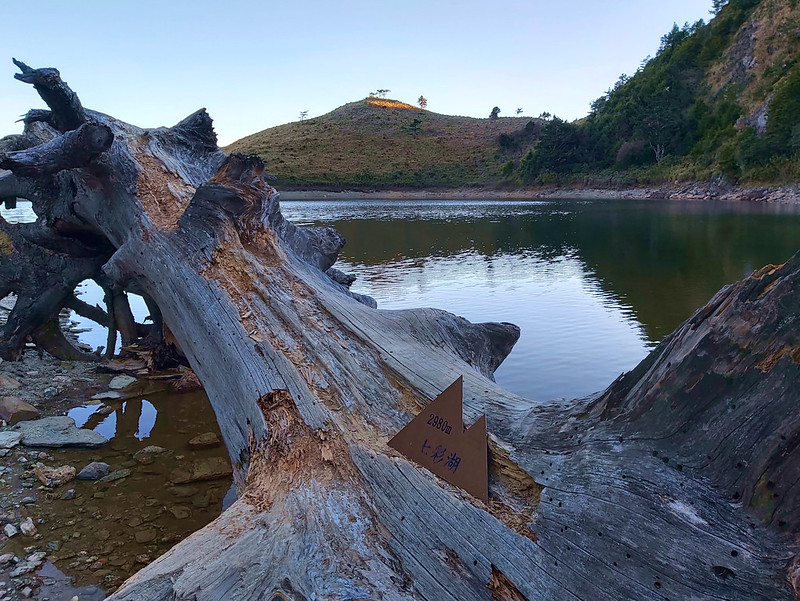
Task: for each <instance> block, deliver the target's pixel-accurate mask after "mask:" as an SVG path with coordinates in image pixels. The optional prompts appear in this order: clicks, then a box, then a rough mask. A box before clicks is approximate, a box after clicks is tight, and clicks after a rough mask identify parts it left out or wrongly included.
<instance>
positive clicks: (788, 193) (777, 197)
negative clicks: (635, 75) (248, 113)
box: [281, 182, 800, 203]
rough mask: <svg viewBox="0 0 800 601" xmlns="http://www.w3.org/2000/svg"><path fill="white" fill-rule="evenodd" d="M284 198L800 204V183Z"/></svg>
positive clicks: (293, 195) (313, 193)
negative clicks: (607, 200)
mask: <svg viewBox="0 0 800 601" xmlns="http://www.w3.org/2000/svg"><path fill="white" fill-rule="evenodd" d="M281 198H282V199H283V200H317V199H321V198H324V199H329V200H335V199H337V198H339V199H343V200H352V199H371V198H374V199H396V200H401V199H408V200H436V199H450V200H452V199H487V200H526V199H529V200H535V199H546V198H587V199H589V198H591V199H597V198H600V199H602V198H608V199H617V198H635V199H673V200H730V201H763V202H784V203H788V202H791V203H800V185H797V184H795V185H787V186H770V187H760V186H733V185H731V184H728V183H726V182H691V183H686V182H681V183H674V184H661V185H658V186H642V187H634V188H624V189H610V188H578V187H575V188H560V187H538V188H522V189H514V190H506V189H491V188H453V189H435V190H344V191H341V192H330V191H321V190H305V191H298V190H289V191H282V192H281Z"/></svg>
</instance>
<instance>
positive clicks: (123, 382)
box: [108, 376, 136, 390]
mask: <svg viewBox="0 0 800 601" xmlns="http://www.w3.org/2000/svg"><path fill="white" fill-rule="evenodd" d="M134 382H136V378H134V377H133V376H114V377H113V378H111V381H110V382H109V383H108V387H109V388H110V389H111V390H122V389H123V388H127V387H128V386H130V385H131V384H133V383H134Z"/></svg>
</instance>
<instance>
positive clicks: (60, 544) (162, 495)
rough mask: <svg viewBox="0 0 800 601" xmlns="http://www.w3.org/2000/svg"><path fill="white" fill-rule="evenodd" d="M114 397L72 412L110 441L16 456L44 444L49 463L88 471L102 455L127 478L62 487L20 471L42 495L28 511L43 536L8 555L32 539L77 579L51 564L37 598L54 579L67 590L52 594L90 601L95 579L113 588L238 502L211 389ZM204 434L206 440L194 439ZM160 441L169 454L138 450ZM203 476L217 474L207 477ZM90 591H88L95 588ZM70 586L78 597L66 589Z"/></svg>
mask: <svg viewBox="0 0 800 601" xmlns="http://www.w3.org/2000/svg"><path fill="white" fill-rule="evenodd" d="M106 403H107V404H106V405H103V404H96V405H90V404H87V405H84V406H79V407H75V408H73V409H71V410H70V411H69V412H68V415H69V416H70V417H72V418H73V419H74V420H75V422H76V424H77V425H78V426H80V427H83V428H89V429H93V430H96V431H97V432H99V433H101V434H102V435H103V436H105V437H106V438H109V439H110V442H109V443H108V444H106V445H104V446H103V447H102V448H99V449H91V450H90V449H29V448H24V447H17V448H15V449H14V451H15V456H17V459H15V460H16V461H18V456H19V455H21V454H24V455H25V456H26V457H27V459H28V461H29V463H33V462H35V461H36V455H37V452H38V451H40V450H42V451H45V452H46V453H47V455H49V456H50V457H52V458H48V459H46V460H44V461H43V463H45V465H47V466H60V465H71V466H73V467H74V468H76V470H77V471H80V470H81V468H83V467H84V466H86V465H87V464H89V463H91V462H93V461H99V462H104V463H107V464H109V469H110V473H111V474H113V473H114V472H116V474H117V475H118V476H120V478H119V479H117V480H111V481H97V482H93V481H85V480H77V479H76V480H72V481H70V482H68V483H67V484H64V485H62V486H60V487H58V488H55V489H48V488H45V487H43V486H40V483H39V481H38V480H35V479H33V480H32V479H30V472H27V476H28V477H27V478H26V477H25V476H26V474H22V475H21V476H22V477H19V476H17V477H14V478H13V481H12V482H11V483H10V485H11V488H12V490H13V489H16V490H19V491H21V492H20V493H19V494H22V493H23V492H24V494H25V495H29V496H32V497H34V498H35V502H34V503H32V504H30V505H27V507H26V513H27V515H29V516H30V517H31V518H32V519H33V521H34V523H36V527H37V530H38V532H39V534H40V535H41V538H38V539H36V540H34V539H31V538H23V537H21V536H16V537H14V538H12V539H10V540H9V541H8V542H7V543H6V544H5V546H4V547H3V549H2V551H0V552H2V553H5V552H14V553H16V554H17V555H18V556H20V557H24V555H25V550H24V549H23V545H32V546H33V547H35V548H36V549H40V550H42V551H46V552H47V559H48V560H49V561H51V562H53V564H54V565H53V566H52V570H55V569H56V567H57V568H58V570H60V571H61V572H63V574H65V575H66V577H67V578H68V584H67V585H64V583H63V579H59V578H57V577H56V575H55V572H53V574H52V575H48V574H46V573H45V568H42V569H41V570H40V572H39V576H40V577H41V578H42V580H43V585H42V588H40V589H39V591H37V593H38V594H37V595H36V598H39V599H43V598H44V597H47V595H44V587H45V583H46V582H47V579H48V578H49V579H50V580H51V581H53V582H55V583H56V584H54V585H53V586H59V587H61V588H58V589H57V590H58V591H59V593H58V595H55V596H53V595H51V596H50V598H51V599H60V598H61V597H62V596H63V598H65V599H69V598H70V597H71V596H72V595H75V594H78V595H79V598H80V599H81V600H83V599H84V596H83V595H80V594H79V593H77V592H75V590H78V589H76V588H74V587H87V586H92V585H96V586H100V587H102V589H103V590H104V591H105V592H106V593H111V592H112V591H114V590H116V589H117V588H118V587H119V586H120V585H121V584H122V582H123V581H124V580H125V579H127V578H128V577H129V576H131V575H132V574H134V573H135V572H136V571H138V570H139V569H141V568H142V567H143V566H144V565H146V564H147V563H149V562H151V561H152V560H154V559H155V558H157V557H158V556H159V555H161V554H163V553H164V552H166V551H167V550H168V549H170V548H171V547H172V546H174V545H175V544H176V543H177V542H179V541H181V540H183V539H184V538H186V537H187V536H188V535H190V534H192V533H193V532H195V531H197V530H198V529H200V528H202V527H203V526H205V525H206V524H208V523H209V522H210V521H212V520H213V519H214V518H216V517H217V516H218V515H219V514H220V513H221V511H222V510H223V508H226V507H227V506H229V505H230V504H231V503H233V501H235V500H236V490H235V488H234V487H233V486H232V476H231V473H230V460H229V458H228V453H227V451H226V449H225V446H224V445H223V444H222V442H221V441H222V436H221V434H220V431H219V426H218V425H217V421H216V418H215V416H214V412H213V410H212V409H211V405H210V403H209V401H208V398H207V397H206V395H205V393H204V392H202V391H199V392H189V393H180V394H178V393H174V392H159V393H152V394H146V395H142V396H141V397H135V398H130V399H127V400H125V401H120V402H114V401H106ZM201 435H203V437H202V443H203V444H200V442H201V441H195V442H194V443H192V444H190V441H192V440H193V439H195V438H196V437H199V436H201ZM215 438H216V439H217V440H218V441H219V442H217V443H216V444H215V443H214V439H215ZM152 446H156V447H161V448H163V449H167V451H166V452H162V453H160V454H155V453H152V454H149V456H148V457H144V458H143V457H142V454H141V453H140V454H139V455H136V454H137V453H139V452H140V451H142V450H143V449H145V448H146V447H152ZM145 453H146V452H145ZM135 455H136V457H135ZM8 459H12V458H11V457H9V458H8ZM126 474H127V475H126ZM200 476H202V477H204V478H207V479H204V480H201V481H198V480H197V478H198V477H200ZM31 484H32V485H31ZM70 490H72V491H74V493H69V492H68V491H70ZM39 520H43V522H42V523H39ZM28 548H30V547H28ZM45 565H46V564H45ZM47 569H48V570H49V569H50V568H47ZM58 570H56V571H58ZM69 581H71V583H70V582H69ZM69 584H71V586H72V587H73V588H70V587H69ZM64 586H67V588H64ZM62 591H63V593H62ZM83 591H84V592H86V593H87V594H88V592H89V591H91V589H85V588H84V589H83ZM67 592H69V593H71V594H70V595H69V596H65V595H66V593H67ZM92 594H95V593H92ZM88 598H91V599H94V598H95V597H94V596H91V597H87V599H88ZM101 598H102V597H101Z"/></svg>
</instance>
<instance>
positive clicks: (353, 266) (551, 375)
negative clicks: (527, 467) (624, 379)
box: [0, 199, 800, 400]
mask: <svg viewBox="0 0 800 601" xmlns="http://www.w3.org/2000/svg"><path fill="white" fill-rule="evenodd" d="M281 207H282V210H283V212H284V214H285V215H286V216H287V218H289V219H290V220H292V221H294V222H296V223H300V224H306V225H311V224H313V225H333V226H335V227H336V228H337V229H338V230H339V231H340V232H342V234H344V236H345V237H346V238H347V240H348V243H347V245H346V246H345V248H344V249H343V251H342V253H341V258H340V261H339V262H338V263H337V267H338V268H339V269H342V270H343V271H347V272H350V273H353V274H355V275H356V276H357V277H358V280H357V281H356V283H355V284H353V290H354V291H357V292H362V293H365V294H369V295H370V296H373V297H374V298H375V299H376V300H377V301H378V305H379V307H381V308H384V309H402V308H411V307H421V306H429V307H438V308H442V309H447V310H448V311H451V312H453V313H456V314H458V315H462V316H464V317H466V318H467V319H469V320H471V321H474V322H480V321H510V322H512V323H515V324H517V325H518V326H520V328H521V329H522V335H521V337H520V340H519V342H518V343H517V345H516V347H515V348H514V350H513V351H512V352H511V354H510V355H509V357H508V358H507V359H506V361H505V362H504V363H503V364H502V365H501V366H500V368H499V369H498V370H497V373H496V379H497V381H498V382H499V383H500V384H502V385H503V386H504V387H505V388H507V389H509V390H511V391H513V392H516V393H517V394H520V395H522V396H525V397H528V398H533V399H539V400H548V399H554V398H574V397H579V396H585V395H588V394H591V393H593V392H595V391H598V390H601V389H603V388H605V387H606V386H607V385H608V384H609V383H611V381H613V380H614V378H616V377H617V376H618V375H619V374H620V373H622V372H624V371H627V370H630V369H632V368H633V367H634V366H635V365H636V364H637V363H638V362H639V361H640V360H641V359H642V358H643V357H644V356H645V355H646V354H647V353H648V351H649V350H651V349H652V348H653V347H654V346H655V345H656V344H657V343H658V342H659V341H660V340H662V339H663V338H664V337H665V336H666V335H668V334H669V333H670V332H671V331H672V330H673V329H675V328H676V327H677V326H678V325H679V324H680V323H681V322H682V321H683V320H685V319H687V318H688V317H689V316H691V315H692V313H693V312H694V311H695V310H696V309H698V308H699V307H701V306H702V305H703V304H705V303H706V302H707V301H708V300H709V299H710V298H711V296H712V295H713V294H714V293H715V292H716V291H717V290H719V288H721V287H722V286H723V285H725V284H728V283H731V282H735V281H737V280H740V279H741V278H743V277H745V276H746V275H748V274H750V273H751V272H752V271H753V270H754V269H757V268H759V267H761V266H762V265H765V264H767V263H781V262H783V261H785V260H786V259H788V258H789V257H790V256H791V255H792V254H793V253H794V252H796V251H797V250H798V249H799V248H800V205H789V204H772V203H755V202H751V203H746V202H710V201H652V200H651V201H640V200H585V199H582V200H536V201H511V200H503V201H489V200H431V201H416V200H415V201H411V200H374V199H370V200H352V201H344V200H335V201H330V200H324V199H321V200H308V201H285V202H282V203H281ZM0 213H2V214H3V215H4V216H5V217H6V219H8V220H10V221H28V220H31V219H33V218H35V216H34V215H33V212H32V211H31V210H30V203H20V205H19V207H18V208H17V209H15V210H12V211H8V210H5V209H3V210H0ZM82 291H83V294H82V298H83V299H84V300H86V301H87V302H90V303H95V302H101V301H102V291H101V290H100V289H99V288H98V287H97V286H96V285H95V284H94V283H92V282H87V283H84V284H83V285H82ZM132 308H133V311H134V313H135V315H136V317H137V318H138V319H140V320H141V319H143V318H144V317H145V316H146V315H147V309H146V307H145V306H144V303H143V302H142V301H141V299H140V298H138V297H134V298H132ZM73 319H74V320H75V321H76V322H78V324H79V326H80V327H86V328H88V331H86V332H84V333H82V334H81V336H80V338H81V340H82V341H83V342H86V343H88V344H89V345H90V346H92V347H97V346H100V345H104V344H105V340H106V334H105V331H104V330H103V329H101V328H98V327H96V324H94V323H93V322H90V321H88V320H84V319H83V318H80V317H79V316H76V315H74V314H73Z"/></svg>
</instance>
